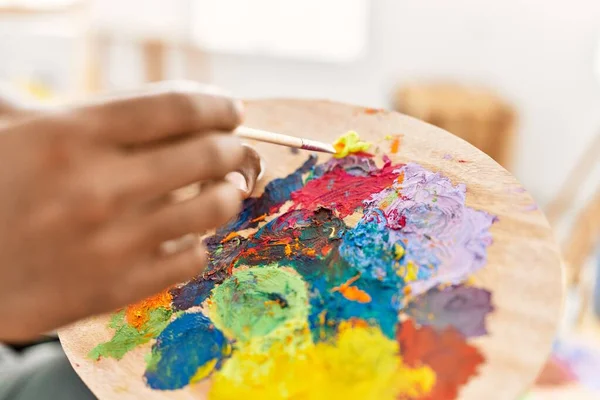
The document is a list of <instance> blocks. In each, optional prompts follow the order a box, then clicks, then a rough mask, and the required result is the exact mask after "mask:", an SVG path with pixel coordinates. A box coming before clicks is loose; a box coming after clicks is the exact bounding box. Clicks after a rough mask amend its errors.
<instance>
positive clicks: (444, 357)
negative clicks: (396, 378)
mask: <svg viewBox="0 0 600 400" xmlns="http://www.w3.org/2000/svg"><path fill="white" fill-rule="evenodd" d="M397 340H398V343H399V344H400V353H401V355H402V357H403V359H404V361H405V362H406V364H407V365H409V366H418V365H427V366H428V367H430V368H431V369H432V370H433V371H434V372H435V376H436V378H437V379H436V382H435V385H434V386H433V389H432V391H431V392H430V393H429V394H427V395H426V396H423V397H420V398H421V399H427V400H451V399H455V398H456V396H457V394H458V390H459V389H460V387H461V386H463V385H464V384H466V383H467V382H468V381H469V379H470V378H472V377H473V376H474V375H475V374H476V373H477V370H478V367H479V366H480V365H481V364H482V363H483V361H484V358H483V356H482V355H481V354H480V353H479V351H478V350H477V348H476V347H475V346H472V345H470V344H468V343H467V342H466V341H465V338H464V336H462V335H461V334H460V332H458V331H456V330H455V329H454V328H451V327H450V328H447V329H445V330H443V331H441V332H437V331H435V330H434V329H433V328H431V327H428V326H425V327H421V328H417V327H416V326H415V324H414V322H413V321H411V320H407V321H405V322H403V323H402V324H401V325H400V327H399V329H398V334H397Z"/></svg>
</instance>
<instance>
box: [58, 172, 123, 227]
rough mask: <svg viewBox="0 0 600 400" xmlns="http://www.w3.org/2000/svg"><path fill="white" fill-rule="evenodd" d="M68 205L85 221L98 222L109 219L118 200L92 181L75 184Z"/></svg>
mask: <svg viewBox="0 0 600 400" xmlns="http://www.w3.org/2000/svg"><path fill="white" fill-rule="evenodd" d="M68 206H69V208H70V209H71V210H72V212H73V213H75V214H76V217H77V218H78V219H79V220H80V221H81V222H84V223H91V224H97V223H101V222H104V221H106V220H108V219H109V218H110V217H111V216H112V215H113V214H114V212H115V208H116V201H115V200H114V198H113V196H111V195H110V194H109V193H108V192H107V191H106V190H103V189H102V188H101V187H100V186H99V185H94V184H93V183H92V182H90V181H87V180H86V181H85V182H83V183H80V184H78V185H74V188H73V189H72V190H71V193H70V195H69V200H68Z"/></svg>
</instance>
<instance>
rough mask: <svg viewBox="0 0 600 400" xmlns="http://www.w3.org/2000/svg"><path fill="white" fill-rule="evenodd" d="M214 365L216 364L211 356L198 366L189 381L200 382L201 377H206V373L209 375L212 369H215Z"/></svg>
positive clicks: (215, 360)
mask: <svg viewBox="0 0 600 400" xmlns="http://www.w3.org/2000/svg"><path fill="white" fill-rule="evenodd" d="M215 365H217V359H216V358H213V359H212V360H210V361H209V362H207V363H206V364H204V365H202V366H201V367H200V368H198V370H197V371H196V373H195V374H194V376H192V379H190V383H196V382H200V381H201V380H202V379H204V378H206V377H207V376H208V375H210V373H211V372H212V371H213V369H215Z"/></svg>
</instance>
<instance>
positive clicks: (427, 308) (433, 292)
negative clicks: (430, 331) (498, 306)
mask: <svg viewBox="0 0 600 400" xmlns="http://www.w3.org/2000/svg"><path fill="white" fill-rule="evenodd" d="M491 297H492V295H491V293H490V292H488V291H487V290H485V289H479V288H475V287H469V286H464V285H459V286H451V287H447V288H445V289H438V288H433V289H430V290H429V291H428V292H427V293H425V294H424V295H422V296H420V297H417V298H416V299H414V301H413V302H412V303H410V305H409V306H408V309H407V313H408V315H410V316H411V317H413V318H414V320H415V321H416V322H417V323H419V324H420V325H429V326H432V327H434V328H436V329H437V330H438V331H443V330H444V329H447V328H448V327H453V328H455V329H456V330H457V331H459V332H460V333H462V334H463V335H464V336H465V337H477V336H483V335H486V334H487V333H488V331H487V328H486V324H485V319H486V317H487V315H488V314H489V313H491V312H492V311H494V307H493V306H492V304H491Z"/></svg>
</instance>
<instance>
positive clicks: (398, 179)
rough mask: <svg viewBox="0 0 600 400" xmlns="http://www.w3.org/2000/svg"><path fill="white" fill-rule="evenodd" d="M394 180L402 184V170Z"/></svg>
mask: <svg viewBox="0 0 600 400" xmlns="http://www.w3.org/2000/svg"><path fill="white" fill-rule="evenodd" d="M396 182H398V183H400V184H402V182H404V171H402V172H400V174H399V175H398V177H397V178H396Z"/></svg>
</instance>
